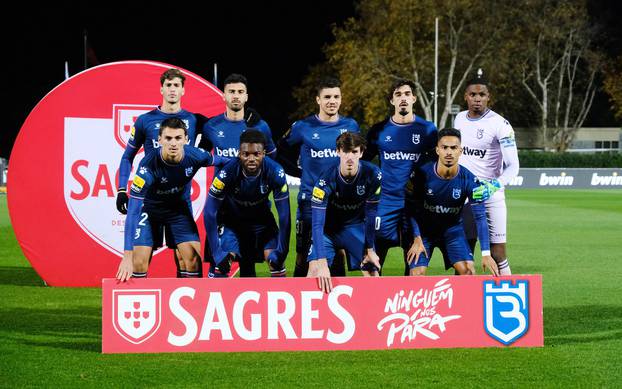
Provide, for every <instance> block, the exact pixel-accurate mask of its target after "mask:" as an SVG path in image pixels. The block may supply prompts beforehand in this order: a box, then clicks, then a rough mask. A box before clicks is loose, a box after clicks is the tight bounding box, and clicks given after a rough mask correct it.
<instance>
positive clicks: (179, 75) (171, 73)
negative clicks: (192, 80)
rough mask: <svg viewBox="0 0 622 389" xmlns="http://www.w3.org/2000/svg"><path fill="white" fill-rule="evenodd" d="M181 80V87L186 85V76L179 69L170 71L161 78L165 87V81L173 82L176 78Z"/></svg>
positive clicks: (161, 83)
mask: <svg viewBox="0 0 622 389" xmlns="http://www.w3.org/2000/svg"><path fill="white" fill-rule="evenodd" d="M176 77H177V78H179V79H180V80H181V86H184V84H185V83H186V76H184V74H183V73H182V72H181V70H179V69H168V70H167V71H165V72H164V73H162V75H161V76H160V85H164V81H166V80H173V79H174V78H176Z"/></svg>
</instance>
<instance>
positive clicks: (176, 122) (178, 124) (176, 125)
mask: <svg viewBox="0 0 622 389" xmlns="http://www.w3.org/2000/svg"><path fill="white" fill-rule="evenodd" d="M165 128H173V129H182V130H184V135H186V136H187V135H188V127H186V123H184V121H183V120H181V119H180V118H168V119H166V120H164V121H163V122H162V123H160V130H159V131H158V135H160V136H161V135H162V131H164V129H165Z"/></svg>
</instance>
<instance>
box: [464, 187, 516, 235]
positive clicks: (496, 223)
mask: <svg viewBox="0 0 622 389" xmlns="http://www.w3.org/2000/svg"><path fill="white" fill-rule="evenodd" d="M484 204H485V205H486V217H487V219H488V231H489V235H490V243H505V242H506V241H507V237H506V235H507V207H506V205H505V190H503V189H501V190H500V191H498V192H495V194H493V195H492V197H491V198H490V199H488V200H486V202H485V203H484ZM462 220H463V223H464V232H465V233H466V236H467V239H477V227H476V226H475V221H474V220H473V214H472V213H471V207H470V206H469V205H468V204H467V205H465V207H464V209H463V210H462Z"/></svg>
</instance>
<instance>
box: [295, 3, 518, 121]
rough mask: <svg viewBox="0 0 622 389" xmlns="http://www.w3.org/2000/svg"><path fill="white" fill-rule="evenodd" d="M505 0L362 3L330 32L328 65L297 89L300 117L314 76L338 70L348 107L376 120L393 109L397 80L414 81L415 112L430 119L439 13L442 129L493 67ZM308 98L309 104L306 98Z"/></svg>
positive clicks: (347, 110) (317, 69)
mask: <svg viewBox="0 0 622 389" xmlns="http://www.w3.org/2000/svg"><path fill="white" fill-rule="evenodd" d="M504 10H506V6H505V5H504V2H501V1H498V2H497V1H492V2H489V4H487V7H482V6H481V3H480V2H476V1H472V0H453V1H452V0H440V1H432V0H422V1H415V0H362V1H361V2H360V3H359V4H358V6H357V14H358V17H357V18H351V19H349V20H348V21H346V23H345V25H344V26H342V27H335V28H334V29H333V32H334V35H335V42H334V43H332V44H330V45H328V46H326V47H325V50H324V51H325V54H326V57H327V63H325V64H322V65H319V66H317V67H315V68H313V69H312V70H311V72H310V75H309V76H308V77H307V78H306V80H305V81H303V85H302V87H301V88H299V89H298V90H297V91H296V92H295V96H296V98H297V99H298V101H299V102H300V103H301V105H300V107H301V109H299V111H298V112H297V113H296V115H297V116H298V115H301V114H304V113H307V112H309V110H312V109H314V108H315V107H314V106H313V105H312V102H313V100H312V99H310V98H309V95H310V93H309V92H308V89H309V88H310V85H312V82H311V81H310V79H311V77H316V76H317V75H318V74H322V73H323V72H327V71H331V70H333V71H334V72H335V73H336V74H337V75H338V76H339V78H340V79H341V82H342V86H343V87H342V93H343V100H344V104H343V108H342V109H343V111H344V112H345V113H349V114H351V115H353V116H355V117H356V118H357V119H358V120H359V121H361V120H362V121H363V122H365V123H368V124H371V123H374V122H376V121H378V120H381V119H382V118H383V117H385V116H386V115H387V112H388V108H389V106H388V101H387V100H388V97H389V96H388V94H387V92H388V91H387V90H388V88H389V86H390V84H391V83H392V82H393V81H394V80H395V79H398V78H408V79H411V80H413V81H414V82H415V85H416V90H415V91H414V92H415V93H416V95H417V105H418V111H420V112H422V113H423V116H425V118H426V119H427V120H432V119H433V94H432V92H433V86H434V19H435V17H439V18H440V26H441V27H440V30H441V31H440V39H439V46H440V47H439V52H440V55H439V69H440V71H439V106H440V108H441V109H439V114H440V120H439V126H440V127H444V126H445V125H446V124H447V119H448V116H449V110H450V107H451V105H452V104H453V103H454V101H455V99H456V97H457V96H462V91H463V90H464V85H465V82H466V80H467V78H469V77H473V76H474V75H475V70H476V69H477V68H478V67H484V68H486V65H489V67H492V63H493V62H494V60H495V55H496V54H497V53H494V52H493V51H492V50H490V48H491V46H492V44H493V43H494V42H495V39H499V37H500V35H501V33H502V29H501V28H499V26H500V25H502V23H499V17H500V15H501V14H503V12H504ZM310 101H311V104H310V103H309V102H310Z"/></svg>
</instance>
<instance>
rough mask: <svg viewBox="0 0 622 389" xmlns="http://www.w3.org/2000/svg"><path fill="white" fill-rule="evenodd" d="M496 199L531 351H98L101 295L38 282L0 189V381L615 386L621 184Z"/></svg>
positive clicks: (394, 256) (397, 264)
mask: <svg viewBox="0 0 622 389" xmlns="http://www.w3.org/2000/svg"><path fill="white" fill-rule="evenodd" d="M507 197H508V208H509V216H508V219H509V225H508V231H509V244H508V253H509V258H510V262H511V266H512V270H513V272H514V273H515V274H521V273H523V274H534V273H540V274H542V275H543V288H544V334H545V340H544V343H545V346H544V347H543V348H533V349H511V348H490V349H432V350H397V351H393V350H392V351H351V352H346V351H338V352H337V351H335V352H283V353H276V352H275V353H226V354H225V353H222V354H220V353H203V354H201V353H189V354H143V355H141V354H138V355H102V354H101V353H100V349H101V291H100V290H99V289H88V288H86V289H69V288H49V287H45V286H43V282H42V281H41V279H40V278H39V277H38V275H37V274H36V273H35V272H34V271H33V269H32V268H31V267H30V265H29V263H28V261H27V260H26V259H25V258H24V256H23V254H22V252H21V250H20V248H19V246H18V244H17V242H16V240H15V236H14V234H13V230H12V229H11V224H10V220H9V217H8V211H7V205H6V196H0V387H22V386H31V387H39V386H45V387H75V386H80V387H101V386H103V387H154V386H168V387H170V386H183V387H208V386H216V387H249V388H250V387H266V386H269V387H274V386H280V387H298V386H309V387H322V388H325V387H352V388H357V387H406V386H408V387H415V386H422V385H423V386H431V385H443V386H445V385H452V386H453V387H482V386H486V387H508V386H509V387H525V386H532V387H542V386H544V387H553V386H554V387H620V386H622V266H621V264H620V257H621V255H622V191H621V190H592V191H590V190H518V189H512V190H509V191H508V193H507ZM292 203H293V202H292ZM292 242H293V241H292ZM432 263H433V265H432V267H431V269H430V270H431V271H430V274H444V271H443V270H442V269H441V261H440V260H439V257H437V256H435V257H434V258H433V260H432ZM477 264H478V265H477V266H478V270H479V261H478V262H477ZM288 268H289V275H290V276H291V274H292V273H293V256H292V255H290V258H289V259H288ZM402 269H403V267H402V264H401V260H400V254H399V252H398V251H397V250H394V251H392V252H391V253H390V257H389V258H388V259H387V268H386V274H389V275H399V274H400V273H401V272H402ZM258 270H261V272H260V274H261V275H266V274H267V272H266V270H265V269H264V266H258ZM111 276H113V275H112V274H111ZM465 336H468V334H465ZM450 387H451V386H450Z"/></svg>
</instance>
